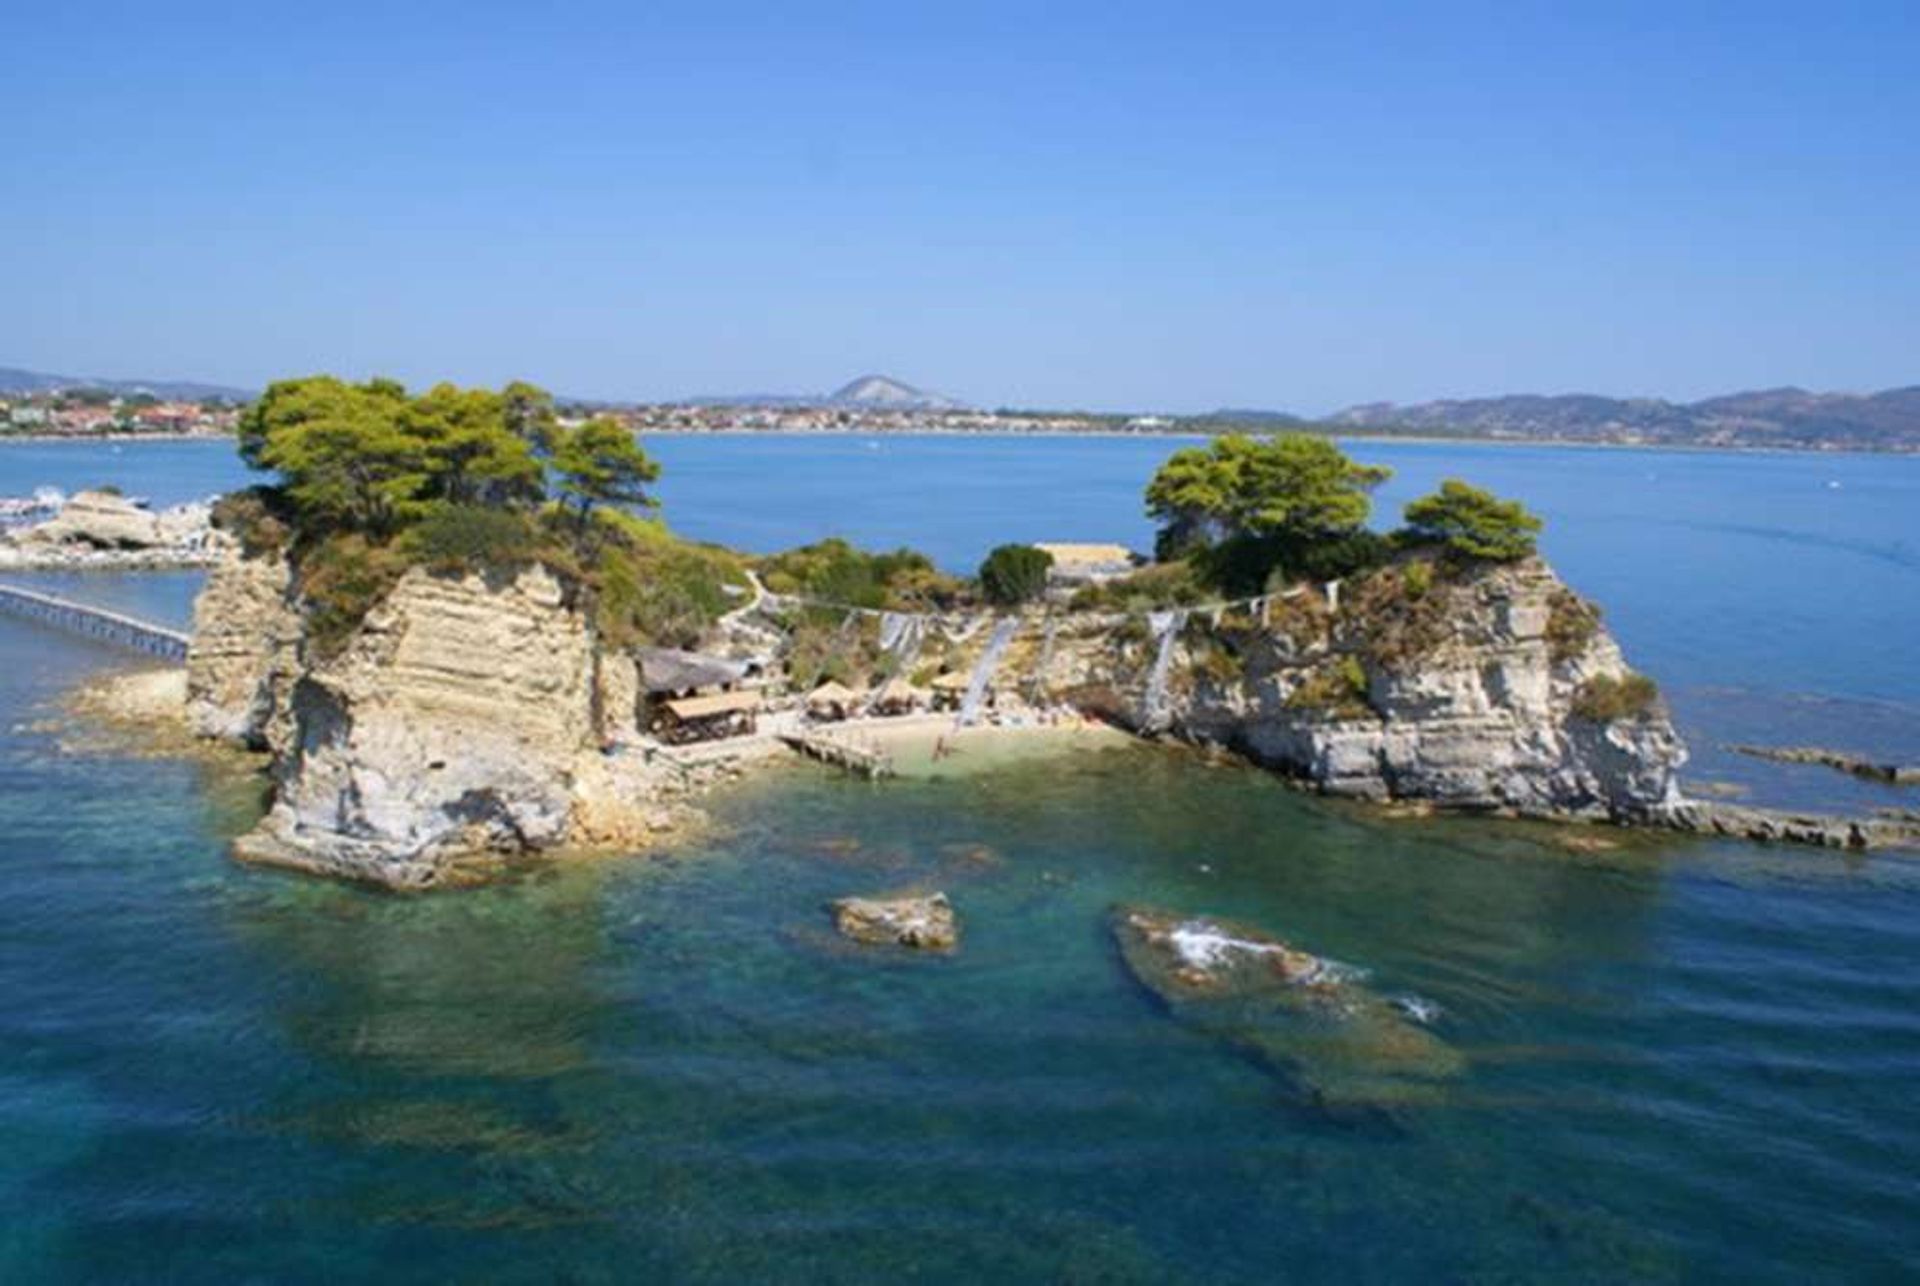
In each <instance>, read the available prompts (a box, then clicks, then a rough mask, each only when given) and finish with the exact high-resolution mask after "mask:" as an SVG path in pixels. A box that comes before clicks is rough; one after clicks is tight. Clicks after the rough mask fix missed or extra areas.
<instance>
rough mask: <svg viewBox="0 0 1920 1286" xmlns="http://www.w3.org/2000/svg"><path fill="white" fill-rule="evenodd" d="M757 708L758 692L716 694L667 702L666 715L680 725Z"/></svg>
mask: <svg viewBox="0 0 1920 1286" xmlns="http://www.w3.org/2000/svg"><path fill="white" fill-rule="evenodd" d="M759 708H760V694H759V693H758V692H716V693H714V694H713V695H712V696H710V697H682V698H680V700H678V701H669V702H667V713H668V714H671V715H672V716H673V717H674V718H676V719H678V720H680V721H681V722H682V723H687V722H689V721H691V720H694V719H712V718H716V717H717V716H719V715H723V714H744V713H746V712H748V711H752V710H758V709H759Z"/></svg>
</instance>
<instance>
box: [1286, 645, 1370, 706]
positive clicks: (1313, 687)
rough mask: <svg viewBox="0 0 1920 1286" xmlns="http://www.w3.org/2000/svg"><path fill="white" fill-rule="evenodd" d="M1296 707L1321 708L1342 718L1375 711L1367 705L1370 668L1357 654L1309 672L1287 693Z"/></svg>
mask: <svg viewBox="0 0 1920 1286" xmlns="http://www.w3.org/2000/svg"><path fill="white" fill-rule="evenodd" d="M1287 704H1288V705H1289V706H1291V707H1293V708H1294V709H1296V710H1317V711H1321V712H1324V713H1326V714H1329V715H1332V716H1334V717H1335V718H1340V719H1361V718H1365V717H1366V716H1367V715H1369V714H1371V713H1372V708H1371V707H1370V706H1368V704H1367V670H1366V667H1365V666H1364V665H1362V664H1361V663H1360V659H1359V658H1358V657H1355V656H1351V655H1348V656H1342V657H1339V658H1338V659H1336V660H1334V661H1333V662H1331V663H1330V664H1328V665H1324V666H1322V667H1320V668H1319V669H1317V670H1315V671H1314V672H1313V673H1312V674H1310V675H1308V676H1307V678H1306V680H1305V681H1304V682H1303V683H1301V684H1300V686H1299V687H1297V688H1295V689H1294V690H1293V691H1292V692H1291V693H1290V694H1289V695H1288V696H1287Z"/></svg>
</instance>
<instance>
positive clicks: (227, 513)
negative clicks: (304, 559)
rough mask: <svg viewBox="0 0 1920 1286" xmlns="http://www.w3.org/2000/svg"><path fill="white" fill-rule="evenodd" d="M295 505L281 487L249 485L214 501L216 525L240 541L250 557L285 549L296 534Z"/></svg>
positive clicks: (212, 516) (213, 518)
mask: <svg viewBox="0 0 1920 1286" xmlns="http://www.w3.org/2000/svg"><path fill="white" fill-rule="evenodd" d="M292 510H293V507H292V505H291V504H290V503H289V502H288V500H287V497H286V493H285V492H283V491H282V490H280V488H278V487H247V488H245V489H244V490H241V491H234V492H229V493H228V494H226V495H224V496H221V497H220V498H219V499H218V500H216V501H214V502H213V512H212V515H211V519H212V522H213V525H214V526H215V527H216V528H218V529H219V530H221V531H224V532H226V533H227V534H229V535H231V536H232V537H233V538H234V539H235V540H237V541H239V542H240V549H241V551H242V552H243V553H245V554H246V555H247V557H249V558H258V557H260V556H262V555H264V554H271V553H275V552H277V551H279V550H281V549H285V548H286V546H287V542H288V541H289V540H290V539H291V538H292V536H293V511H292Z"/></svg>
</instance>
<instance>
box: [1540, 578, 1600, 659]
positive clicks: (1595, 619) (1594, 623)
mask: <svg viewBox="0 0 1920 1286" xmlns="http://www.w3.org/2000/svg"><path fill="white" fill-rule="evenodd" d="M1599 632H1600V609H1599V607H1598V606H1596V605H1595V604H1593V603H1589V602H1588V601H1587V600H1586V599H1584V598H1581V597H1580V596H1579V595H1578V594H1576V593H1574V592H1573V591H1572V590H1570V589H1556V590H1555V591H1554V592H1553V597H1552V598H1551V599H1549V600H1548V603H1547V655H1548V657H1549V658H1550V659H1552V660H1553V661H1554V662H1556V663H1559V662H1565V661H1571V660H1572V659H1573V658H1574V657H1576V656H1579V655H1580V654H1581V653H1582V652H1584V651H1586V650H1587V644H1589V643H1591V642H1593V636H1594V635H1595V634H1597V633H1599Z"/></svg>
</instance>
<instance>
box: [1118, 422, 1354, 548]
mask: <svg viewBox="0 0 1920 1286" xmlns="http://www.w3.org/2000/svg"><path fill="white" fill-rule="evenodd" d="M1391 476H1392V471H1391V470H1389V469H1385V468H1382V467H1381V466H1379V465H1371V464H1360V463H1359V462H1357V461H1355V460H1353V459H1351V458H1349V457H1348V456H1347V454H1346V453H1345V452H1344V451H1342V450H1341V449H1340V448H1339V447H1338V446H1336V445H1335V444H1334V443H1333V442H1332V441H1331V440H1329V439H1327V438H1323V437H1314V436H1311V435H1308V434H1303V433H1288V434H1281V435H1279V436H1277V437H1271V438H1253V437H1248V436H1246V435H1245V434H1238V433H1233V434H1228V435H1226V436H1224V437H1219V438H1215V439H1214V440H1213V441H1212V442H1211V443H1209V444H1208V445H1206V446H1204V447H1187V448H1186V449H1184V450H1181V451H1176V452H1175V453H1174V454H1173V456H1172V458H1171V459H1169V460H1168V461H1167V462H1166V463H1165V464H1163V465H1161V466H1160V471H1159V472H1158V473H1156V474H1154V476H1153V481H1152V482H1151V483H1149V484H1148V486H1147V513H1148V516H1150V517H1152V518H1154V519H1156V520H1158V521H1159V522H1160V523H1161V525H1162V535H1163V543H1164V544H1167V545H1170V546H1172V547H1173V548H1174V549H1175V550H1176V551H1177V550H1179V549H1181V548H1190V547H1192V546H1193V545H1195V544H1212V543H1218V542H1220V541H1223V540H1231V539H1234V538H1238V537H1255V538H1261V537H1271V536H1277V537H1286V538H1290V539H1294V540H1301V539H1308V540H1311V539H1319V538H1325V537H1334V536H1339V535H1342V534H1345V533H1347V532H1351V531H1356V530H1358V529H1359V528H1360V527H1362V526H1364V525H1365V524H1366V521H1367V514H1368V513H1369V511H1370V509H1371V503H1372V502H1371V500H1370V499H1369V494H1368V493H1370V492H1371V491H1372V490H1373V489H1374V488H1375V487H1377V486H1379V485H1380V484H1381V483H1383V482H1385V481H1386V480H1387V479H1388V478H1389V477H1391Z"/></svg>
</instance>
